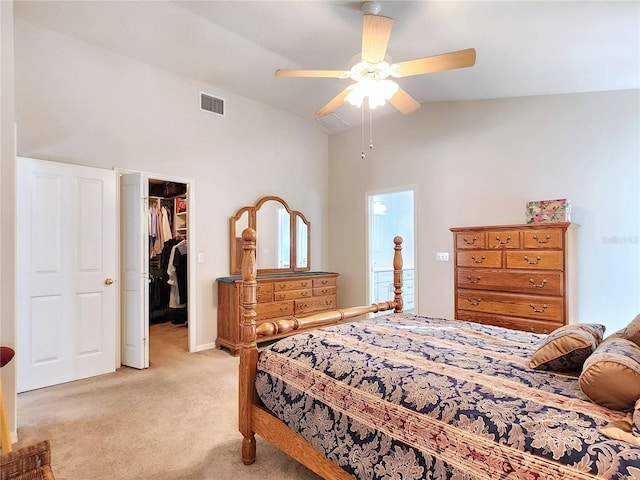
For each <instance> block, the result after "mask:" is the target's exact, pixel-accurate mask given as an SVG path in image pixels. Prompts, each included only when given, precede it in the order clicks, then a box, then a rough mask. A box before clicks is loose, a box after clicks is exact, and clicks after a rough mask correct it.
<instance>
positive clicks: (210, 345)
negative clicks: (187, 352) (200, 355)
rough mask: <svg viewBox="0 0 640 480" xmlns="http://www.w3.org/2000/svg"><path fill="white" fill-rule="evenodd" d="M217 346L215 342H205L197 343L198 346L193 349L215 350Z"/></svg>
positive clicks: (196, 350) (198, 350)
mask: <svg viewBox="0 0 640 480" xmlns="http://www.w3.org/2000/svg"><path fill="white" fill-rule="evenodd" d="M214 348H216V344H215V343H203V344H202V345H196V348H195V349H194V350H193V353H195V352H202V351H203V350H213V349H214Z"/></svg>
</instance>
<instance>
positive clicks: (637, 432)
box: [600, 398, 640, 446]
mask: <svg viewBox="0 0 640 480" xmlns="http://www.w3.org/2000/svg"><path fill="white" fill-rule="evenodd" d="M639 422H640V398H639V399H638V401H637V402H636V405H635V407H634V408H633V413H627V416H626V417H625V418H623V419H621V420H614V421H613V422H610V423H608V424H607V425H605V426H604V427H602V428H601V429H600V433H601V434H603V435H604V436H605V437H609V438H612V439H614V440H622V441H625V442H629V443H632V444H634V445H638V446H640V429H638V427H639V426H640V425H639Z"/></svg>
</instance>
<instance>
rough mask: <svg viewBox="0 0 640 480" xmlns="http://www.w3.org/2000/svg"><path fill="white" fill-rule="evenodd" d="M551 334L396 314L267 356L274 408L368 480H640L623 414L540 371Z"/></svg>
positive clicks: (268, 403) (262, 380)
mask: <svg viewBox="0 0 640 480" xmlns="http://www.w3.org/2000/svg"><path fill="white" fill-rule="evenodd" d="M543 338H544V336H543V335H536V334H531V333H526V332H518V331H514V330H507V329H503V328H498V327H490V326H484V325H479V324H475V323H468V322H462V321H450V320H442V319H433V318H425V317H419V316H414V315H409V314H394V315H389V316H382V317H377V318H375V319H371V320H363V321H358V322H353V323H346V324H342V325H338V326H332V327H327V328H323V329H319V330H314V331H311V332H309V333H301V334H298V335H295V336H292V337H288V338H285V339H282V340H280V341H278V342H277V343H274V344H273V345H270V346H269V347H267V348H265V349H263V350H262V351H261V353H260V358H259V363H258V375H257V379H256V388H257V391H258V395H259V397H260V399H261V401H262V402H263V403H264V405H265V407H266V408H268V409H269V410H271V411H272V412H273V413H274V414H275V415H276V416H277V417H279V418H280V419H281V420H282V421H283V422H285V423H286V424H287V425H288V426H289V427H290V428H291V429H293V430H295V431H297V432H298V433H300V434H301V435H302V436H303V437H304V438H306V439H307V441H309V442H310V443H311V444H313V445H314V446H315V447H316V448H317V449H318V450H320V451H322V452H323V453H324V455H325V456H326V457H327V458H329V459H330V460H331V461H333V462H334V463H336V464H338V465H340V466H341V467H342V468H343V469H344V470H346V471H347V472H349V473H351V474H352V475H353V476H354V477H356V478H358V479H360V480H372V479H384V480H409V479H456V480H457V479H460V480H462V479H490V480H495V479H502V478H505V479H506V478H514V479H526V480H538V479H546V480H551V479H584V478H607V479H615V480H622V479H640V447H637V446H634V445H632V444H629V443H626V442H622V441H616V440H611V439H608V438H606V437H604V436H603V435H601V434H600V433H599V432H598V428H600V427H602V426H604V425H606V424H607V423H609V422H610V421H613V420H618V419H620V418H622V417H623V416H624V414H623V413H622V412H617V411H612V410H608V409H606V408H604V407H600V406H598V405H596V404H594V403H592V402H591V401H590V400H589V399H588V398H587V397H586V396H584V394H583V393H582V392H581V390H580V387H579V386H578V382H577V378H576V377H575V376H568V375H566V374H564V375H562V374H556V373H553V372H545V371H537V370H532V369H531V368H529V366H528V363H529V359H530V358H531V356H532V355H533V353H534V351H535V349H536V347H537V345H538V344H539V343H540V342H541V341H542V340H543Z"/></svg>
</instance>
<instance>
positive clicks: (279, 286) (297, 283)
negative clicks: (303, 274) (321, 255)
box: [273, 278, 313, 293]
mask: <svg viewBox="0 0 640 480" xmlns="http://www.w3.org/2000/svg"><path fill="white" fill-rule="evenodd" d="M306 288H313V281H312V280H311V279H310V278H301V279H299V280H283V281H279V282H278V281H276V282H273V291H274V293H278V292H282V291H285V290H304V289H306Z"/></svg>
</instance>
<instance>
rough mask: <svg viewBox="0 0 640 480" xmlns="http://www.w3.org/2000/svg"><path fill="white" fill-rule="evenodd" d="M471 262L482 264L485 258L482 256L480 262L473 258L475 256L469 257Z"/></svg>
mask: <svg viewBox="0 0 640 480" xmlns="http://www.w3.org/2000/svg"><path fill="white" fill-rule="evenodd" d="M471 260H473V261H474V262H476V263H482V262H484V260H485V256H484V255H482V257H481V258H480V260H478V259H476V256H475V255H471Z"/></svg>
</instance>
